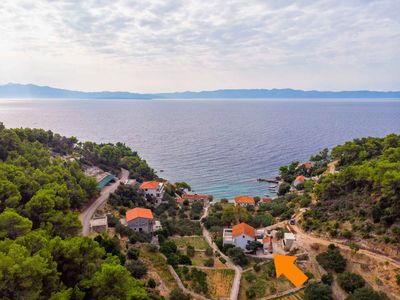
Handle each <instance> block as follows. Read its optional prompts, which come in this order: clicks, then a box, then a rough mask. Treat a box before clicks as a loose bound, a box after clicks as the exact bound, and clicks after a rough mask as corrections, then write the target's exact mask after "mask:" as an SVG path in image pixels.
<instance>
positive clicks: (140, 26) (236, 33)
mask: <svg viewBox="0 0 400 300" xmlns="http://www.w3.org/2000/svg"><path fill="white" fill-rule="evenodd" d="M398 11H400V2H399V1H396V0H376V1H362V0H358V1H356V0H348V1H345V0H338V1H333V0H331V1H327V0H321V1H310V0H300V1H295V2H293V1H285V0H270V1H265V0H248V1H245V0H240V1H239V0H231V1H224V0H205V1H197V0H185V1H184V0H171V1H163V0H146V1H144V0H136V1H125V0H120V1H94V0H91V1H74V0H69V1H57V2H56V1H44V0H39V1H22V0H21V1H11V0H5V1H1V2H0V30H1V32H2V43H1V46H0V50H1V51H2V53H3V54H4V57H7V62H3V63H5V65H6V66H5V69H4V72H5V71H10V70H12V69H13V68H14V70H13V71H12V72H7V74H3V72H2V71H1V70H0V80H2V81H3V80H7V78H9V77H10V76H14V77H16V79H19V78H21V79H24V80H28V81H32V80H33V79H35V78H38V77H39V78H41V80H45V79H46V78H51V80H50V81H52V82H55V83H59V85H61V86H69V85H68V84H66V82H69V81H70V82H73V83H74V84H77V87H79V88H83V89H88V88H95V87H96V83H97V84H98V83H104V84H105V85H106V87H107V88H109V89H114V87H115V88H123V89H130V88H131V87H135V88H139V89H143V90H147V89H150V88H152V89H153V90H154V89H158V90H173V89H186V88H189V89H201V88H215V87H221V88H223V87H271V84H273V85H275V86H277V87H284V86H291V87H301V88H333V89H341V88H348V87H350V88H357V87H358V88H378V89H399V88H400V84H399V83H400V79H399V78H400V72H399V71H398V70H399V69H400V63H399V58H400V57H399V56H400V23H399V20H398V16H397V13H396V12H398ZM23 62H26V63H27V64H29V66H31V67H32V68H34V69H37V68H38V67H39V68H40V70H36V71H33V70H32V68H30V69H29V72H31V73H33V74H32V76H31V77H32V79H31V80H29V78H30V77H29V74H19V73H18V72H17V71H16V70H15V67H16V66H18V67H20V68H21V64H22V63H23ZM63 62H64V63H68V64H69V65H73V66H74V67H75V68H79V69H80V71H81V73H82V74H81V75H80V76H81V77H82V78H80V79H79V78H77V77H76V76H77V72H76V71H74V72H72V71H71V67H69V66H66V65H63ZM102 69H103V70H104V71H105V70H107V71H108V72H112V74H113V78H114V79H113V80H107V75H106V74H105V73H102V72H98V70H102ZM22 71H24V72H25V71H26V69H25V68H24V67H23V66H22ZM39 71H40V72H42V73H40V74H39ZM21 73H22V72H21ZM315 73H318V74H321V75H322V76H324V77H325V78H319V79H318V76H315ZM46 74H47V75H46ZM54 74H56V75H57V76H58V77H57V76H56V77H54ZM96 74H97V75H96ZM350 74H351V75H350ZM385 74H386V75H385ZM89 75H90V76H93V77H92V78H87V76H89ZM354 75H356V77H357V76H358V77H359V78H354V77H353V76H354ZM127 76H132V77H133V78H134V79H135V80H134V81H135V84H130V83H129V80H127V78H126V77H127ZM166 76H170V77H169V78H165V77H166ZM382 76H383V77H382ZM78 77H79V75H78ZM307 77H309V78H310V79H309V80H305V78H307ZM118 78H119V79H120V80H117V79H118ZM190 79H191V82H190ZM9 80H10V81H16V80H15V79H13V78H9ZM71 80H72V81H71ZM149 81H151V84H150V82H149ZM188 81H189V82H188ZM111 82H112V84H111ZM115 82H119V83H118V84H116V85H115ZM371 83H372V84H371ZM251 84H253V86H251ZM69 87H73V86H69Z"/></svg>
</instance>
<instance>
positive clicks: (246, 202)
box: [235, 196, 256, 207]
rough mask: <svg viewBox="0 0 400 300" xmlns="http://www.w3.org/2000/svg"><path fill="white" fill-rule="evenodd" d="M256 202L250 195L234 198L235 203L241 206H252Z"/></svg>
mask: <svg viewBox="0 0 400 300" xmlns="http://www.w3.org/2000/svg"><path fill="white" fill-rule="evenodd" d="M255 204H256V202H255V201H254V198H253V197H251V196H239V197H236V198H235V205H240V206H243V207H246V206H250V205H252V206H254V205H255Z"/></svg>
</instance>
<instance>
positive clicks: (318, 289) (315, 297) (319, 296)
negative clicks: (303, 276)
mask: <svg viewBox="0 0 400 300" xmlns="http://www.w3.org/2000/svg"><path fill="white" fill-rule="evenodd" d="M304 298H305V299H306V300H331V299H332V291H331V287H330V286H329V285H326V284H323V283H311V284H310V285H308V286H307V287H306V289H305V290H304Z"/></svg>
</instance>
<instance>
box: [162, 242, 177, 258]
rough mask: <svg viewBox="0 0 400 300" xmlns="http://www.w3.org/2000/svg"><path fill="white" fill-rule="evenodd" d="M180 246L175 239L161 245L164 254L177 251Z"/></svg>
mask: <svg viewBox="0 0 400 300" xmlns="http://www.w3.org/2000/svg"><path fill="white" fill-rule="evenodd" d="M177 250H178V247H177V246H176V244H175V242H174V241H167V242H165V243H163V244H162V245H161V246H160V252H161V253H163V254H164V255H167V254H171V253H176V251H177Z"/></svg>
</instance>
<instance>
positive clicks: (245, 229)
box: [232, 223, 256, 238]
mask: <svg viewBox="0 0 400 300" xmlns="http://www.w3.org/2000/svg"><path fill="white" fill-rule="evenodd" d="M242 234H246V235H248V236H250V237H252V238H255V237H256V234H255V230H254V228H253V227H251V226H250V225H249V224H246V223H240V224H237V225H235V226H233V227H232V236H233V237H235V236H238V235H242Z"/></svg>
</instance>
